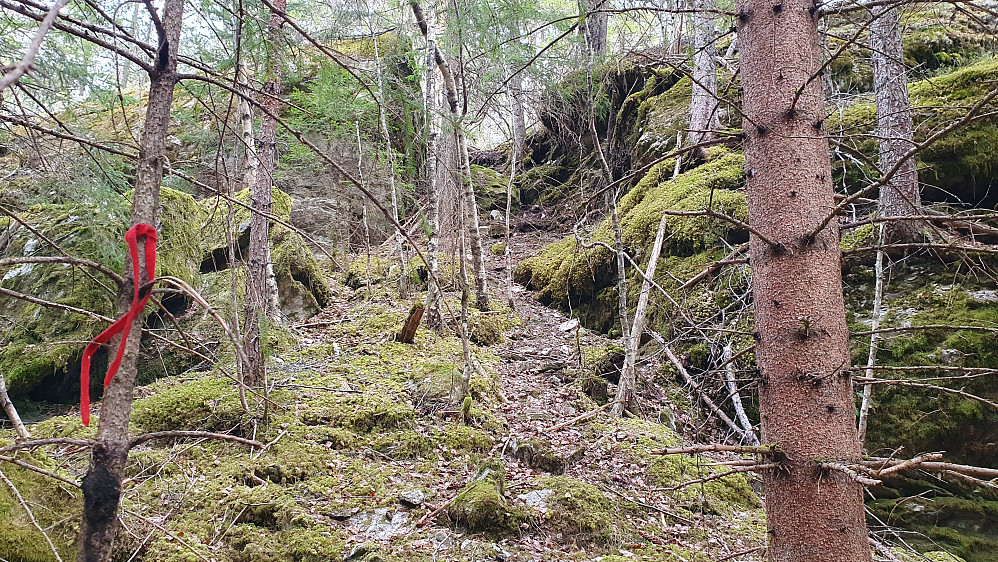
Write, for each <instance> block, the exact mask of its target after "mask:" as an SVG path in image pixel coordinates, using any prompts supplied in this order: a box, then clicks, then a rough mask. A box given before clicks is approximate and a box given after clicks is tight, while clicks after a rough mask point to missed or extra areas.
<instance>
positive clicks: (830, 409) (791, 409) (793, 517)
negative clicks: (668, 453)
mask: <svg viewBox="0 0 998 562" xmlns="http://www.w3.org/2000/svg"><path fill="white" fill-rule="evenodd" d="M737 10H738V37H739V46H740V49H741V71H742V84H743V88H744V92H743V94H742V104H743V105H742V108H743V111H744V113H745V118H744V122H743V128H744V131H745V133H746V140H745V166H746V176H747V186H746V198H747V202H748V207H749V222H750V224H751V225H752V226H753V228H754V229H755V230H756V231H758V232H760V233H761V234H762V235H763V236H765V237H766V238H768V239H769V240H771V241H774V242H775V244H774V245H770V244H769V243H767V242H766V241H764V240H762V239H760V238H759V237H758V236H755V235H753V236H752V238H751V243H750V249H751V262H752V294H753V302H754V306H755V323H756V330H757V334H758V342H757V344H756V358H757V361H758V365H759V371H760V375H759V376H760V380H759V400H760V404H759V408H760V418H761V426H762V441H763V443H766V444H774V445H776V446H777V447H778V448H779V450H780V451H781V453H780V454H779V455H778V456H777V457H776V458H775V459H774V460H776V461H778V462H779V463H780V468H779V469H778V470H770V471H766V472H765V473H764V477H763V478H764V483H765V486H766V520H767V526H768V529H769V546H768V554H767V556H768V559H769V560H771V561H773V562H777V561H778V562H842V561H849V562H864V561H869V560H871V553H870V546H869V543H868V541H867V529H866V522H865V519H864V509H863V489H862V486H861V485H860V484H859V483H857V482H856V481H854V480H852V479H851V478H850V477H849V476H847V475H846V474H844V473H841V472H838V471H831V470H824V469H822V467H821V466H820V464H819V463H820V462H825V461H838V462H841V463H851V462H856V461H858V460H859V459H860V444H859V439H858V438H857V432H856V419H855V404H854V402H853V387H852V379H851V378H850V376H849V374H848V372H847V371H846V370H845V369H846V368H847V367H848V366H849V349H848V341H847V337H848V330H847V327H846V318H845V306H844V302H843V296H842V277H841V269H840V262H841V253H840V251H839V234H838V228H837V226H836V225H835V224H834V223H832V224H830V225H829V226H827V227H826V228H824V229H823V230H821V231H820V232H819V233H818V235H817V236H816V237H815V238H814V239H813V240H809V239H807V233H808V232H809V231H810V230H811V229H813V228H814V226H815V225H817V224H819V223H820V222H821V221H822V220H823V219H824V217H825V216H826V215H827V213H829V212H830V211H831V209H832V208H833V207H834V202H833V195H834V194H833V188H832V179H831V167H830V160H829V146H828V139H827V136H826V134H825V132H824V130H823V129H822V122H823V120H824V95H823V87H822V83H821V80H820V79H812V77H813V76H814V75H815V73H816V71H817V69H818V68H819V66H820V64H821V56H822V55H821V50H820V45H819V38H818V28H817V21H816V15H815V14H816V12H817V11H816V9H815V6H814V4H813V3H812V2H810V1H809V0H785V1H784V2H783V3H782V4H776V5H774V4H773V3H772V2H763V1H761V0H739V1H738V4H737ZM801 88H803V90H802V91H801V94H800V96H799V99H798V100H797V102H796V106H794V105H793V104H794V98H795V95H796V93H797V91H798V90H800V89H801ZM792 107H793V109H791V108H792Z"/></svg>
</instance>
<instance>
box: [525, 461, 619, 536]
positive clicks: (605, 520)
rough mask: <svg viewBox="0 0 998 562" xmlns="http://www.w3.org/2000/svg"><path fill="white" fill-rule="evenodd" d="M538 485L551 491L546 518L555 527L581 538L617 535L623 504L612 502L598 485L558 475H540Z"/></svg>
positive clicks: (559, 530)
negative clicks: (619, 513) (620, 510)
mask: <svg viewBox="0 0 998 562" xmlns="http://www.w3.org/2000/svg"><path fill="white" fill-rule="evenodd" d="M536 489H537V490H543V491H549V492H546V493H545V494H544V504H545V509H546V511H545V513H544V515H543V516H542V521H543V524H544V525H545V526H547V527H548V528H549V529H551V530H552V531H554V532H556V533H561V534H562V536H563V537H565V538H566V539H576V540H578V541H580V542H605V541H608V540H610V538H611V537H613V534H614V522H615V521H617V520H618V514H617V512H616V510H617V509H620V504H619V503H617V504H615V503H614V502H611V501H610V500H609V499H608V498H607V497H606V496H605V495H603V492H601V491H600V489H599V488H597V487H596V486H593V485H592V484H589V483H587V482H582V481H580V480H576V479H574V478H569V477H567V476H555V477H551V478H542V479H540V480H539V481H538V482H537V484H536ZM615 506H616V507H615Z"/></svg>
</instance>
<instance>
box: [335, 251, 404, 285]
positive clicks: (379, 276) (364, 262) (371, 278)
mask: <svg viewBox="0 0 998 562" xmlns="http://www.w3.org/2000/svg"><path fill="white" fill-rule="evenodd" d="M394 265H395V264H394V262H392V261H391V260H386V259H384V258H380V257H377V256H360V257H358V258H357V259H355V260H353V261H352V262H350V266H349V267H347V272H346V277H345V278H344V279H343V284H344V285H346V286H347V287H350V288H351V289H360V288H362V287H367V284H368V282H370V283H371V285H372V286H375V285H380V284H383V283H384V282H385V281H386V278H387V276H388V275H389V272H390V271H391V269H392V267H393V266H394Z"/></svg>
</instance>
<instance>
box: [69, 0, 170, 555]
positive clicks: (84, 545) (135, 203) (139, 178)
mask: <svg viewBox="0 0 998 562" xmlns="http://www.w3.org/2000/svg"><path fill="white" fill-rule="evenodd" d="M150 6H151V5H150ZM183 10H184V2H183V0H166V1H165V2H164V7H163V14H162V17H161V18H160V21H161V23H162V25H161V26H157V27H158V29H157V33H158V36H159V37H158V39H159V52H158V55H157V57H156V63H155V66H154V67H153V70H152V72H151V73H150V76H149V78H150V81H149V102H148V105H147V106H146V119H145V127H144V129H143V131H142V140H141V145H140V148H139V157H138V160H137V162H136V168H135V193H134V195H133V196H132V224H133V225H136V224H143V223H144V224H149V225H155V224H156V213H157V211H158V210H159V189H160V185H161V183H162V180H163V161H164V159H165V153H166V137H167V133H168V129H169V126H170V107H171V105H172V104H173V89H174V86H176V84H177V45H178V43H179V41H180V29H181V26H182V25H183ZM144 253H145V252H144V244H142V243H140V244H139V264H140V265H139V267H140V275H141V276H142V278H147V277H148V275H149V273H148V272H147V271H146V268H145V255H144ZM124 277H125V281H126V282H125V283H124V284H123V285H122V287H121V288H120V289H119V290H118V313H119V314H124V313H126V312H127V311H128V308H129V306H130V305H131V301H132V295H133V291H134V289H133V287H134V284H135V283H141V282H142V280H141V279H138V280H137V279H134V276H133V273H132V262H131V257H130V256H129V258H128V259H127V260H126V262H125V271H124ZM144 320H145V316H144V315H141V314H140V315H139V316H138V317H137V318H136V319H135V321H134V322H132V325H131V328H130V329H129V331H128V334H127V335H126V334H122V336H123V337H127V340H126V345H125V350H124V356H123V359H122V361H121V366H120V368H119V369H118V373H117V375H115V377H114V378H113V379H112V380H111V384H110V385H109V386H108V387H107V389H106V390H105V392H104V398H103V400H102V404H101V415H100V422H99V426H98V428H97V439H96V442H95V443H94V446H93V452H92V455H91V459H90V468H89V470H88V471H87V474H86V476H84V477H83V480H82V482H81V487H82V489H83V502H84V503H83V523H82V527H81V530H80V544H79V560H80V561H81V562H104V561H106V560H109V559H110V555H111V547H112V545H113V543H114V539H115V536H116V534H117V531H118V525H117V521H118V503H119V502H120V500H121V478H122V474H123V472H124V469H125V461H126V459H127V457H128V440H129V437H128V422H129V420H130V419H131V414H132V391H133V390H134V388H135V375H136V373H137V368H136V364H137V362H138V358H139V339H140V337H141V336H142V325H143V324H144ZM116 341H117V339H115V340H112V342H111V346H110V348H111V349H114V348H115V347H116V345H117V343H116Z"/></svg>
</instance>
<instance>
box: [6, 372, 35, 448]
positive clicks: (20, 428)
mask: <svg viewBox="0 0 998 562" xmlns="http://www.w3.org/2000/svg"><path fill="white" fill-rule="evenodd" d="M0 407H2V408H3V411H4V413H5V414H7V419H8V420H10V425H12V426H14V431H15V432H16V433H17V436H18V437H20V438H21V439H31V434H30V433H28V429H27V428H26V427H24V422H22V421H21V416H19V415H17V408H15V407H14V403H13V402H11V401H10V396H8V395H7V381H5V380H4V378H3V373H0Z"/></svg>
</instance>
